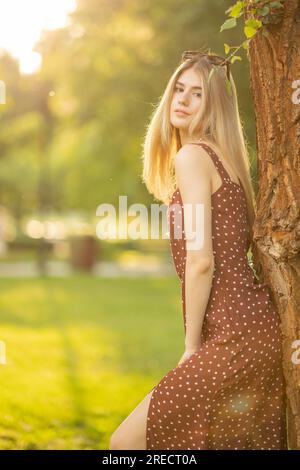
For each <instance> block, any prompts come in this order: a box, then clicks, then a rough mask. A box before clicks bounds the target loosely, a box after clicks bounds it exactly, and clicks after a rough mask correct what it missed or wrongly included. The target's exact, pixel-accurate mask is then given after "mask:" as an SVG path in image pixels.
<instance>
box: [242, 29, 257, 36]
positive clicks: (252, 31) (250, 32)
mask: <svg viewBox="0 0 300 470" xmlns="http://www.w3.org/2000/svg"><path fill="white" fill-rule="evenodd" d="M244 33H245V35H246V37H247V38H252V36H254V35H255V34H256V33H257V29H255V28H250V26H245V27H244Z"/></svg>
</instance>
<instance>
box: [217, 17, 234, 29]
mask: <svg viewBox="0 0 300 470" xmlns="http://www.w3.org/2000/svg"><path fill="white" fill-rule="evenodd" d="M235 26H236V19H235V18H229V19H228V20H226V21H225V22H224V23H223V24H222V26H221V29H220V32H222V31H224V30H225V29H231V28H234V27H235Z"/></svg>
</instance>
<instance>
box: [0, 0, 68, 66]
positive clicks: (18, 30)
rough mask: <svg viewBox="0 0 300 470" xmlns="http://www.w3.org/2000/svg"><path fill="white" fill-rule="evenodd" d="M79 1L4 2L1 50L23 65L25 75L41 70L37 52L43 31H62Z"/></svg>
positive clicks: (1, 4)
mask: <svg viewBox="0 0 300 470" xmlns="http://www.w3.org/2000/svg"><path fill="white" fill-rule="evenodd" d="M75 8H76V0H26V1H22V0H9V1H7V0H0V49H5V50H7V51H8V52H9V53H10V54H11V55H12V56H14V57H15V58H17V59H18V60H19V63H20V71H21V73H24V74H26V73H32V72H34V71H35V70H37V69H38V68H39V65H40V63H41V57H40V54H39V53H37V52H35V51H33V48H34V45H35V43H36V42H37V40H38V39H39V37H40V34H41V32H42V31H43V30H50V29H56V28H61V27H63V26H64V25H65V24H67V22H68V14H69V13H70V12H72V11H73V10H75Z"/></svg>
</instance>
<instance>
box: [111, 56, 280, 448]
mask: <svg viewBox="0 0 300 470" xmlns="http://www.w3.org/2000/svg"><path fill="white" fill-rule="evenodd" d="M143 178H144V181H145V183H146V185H147V188H148V190H149V191H150V192H151V193H152V194H154V196H155V197H156V198H157V199H159V200H161V201H163V202H165V203H166V204H168V209H169V210H168V221H169V225H170V245H171V252H172V256H173V261H174V266H175V269H176V272H177V274H178V276H179V279H180V281H181V286H182V309H183V322H184V333H185V350H184V353H183V355H182V357H181V358H180V360H179V362H178V364H177V366H176V367H174V368H173V369H172V370H171V371H169V372H168V373H167V374H166V375H165V376H164V377H163V378H162V379H161V380H160V382H159V383H158V384H157V385H156V386H155V387H153V388H152V390H151V391H150V393H149V394H148V395H147V396H146V397H145V398H144V400H143V401H142V402H141V403H140V404H139V405H138V406H137V407H136V408H135V409H134V411H133V412H132V413H131V414H130V415H129V416H128V417H127V418H126V419H125V421H123V422H122V423H121V425H120V426H119V427H118V429H117V430H116V431H115V432H114V434H113V435H112V436H111V440H110V449H146V450H155V449H164V450H175V449H181V450H197V449H201V450H203V449H206V450H211V449H220V450H228V449H235V450H242V449H253V450H263V449H270V450H273V449H286V448H287V438H286V395H285V382H284V377H283V371H282V350H281V332H280V318H279V315H278V313H277V311H276V310H275V307H274V305H273V303H272V301H271V298H270V295H269V290H268V286H267V285H266V284H265V283H256V282H255V277H254V273H253V271H252V270H251V268H250V266H249V265H248V261H247V260H248V258H247V252H248V250H249V248H250V247H251V239H252V224H253V220H254V217H255V206H254V193H253V189H252V184H251V177H250V169H249V161H248V156H247V150H246V145H245V140H244V136H243V129H242V125H241V120H240V116H239V111H238V102H237V96H236V88H235V84H234V81H233V78H232V76H231V73H230V67H229V63H228V62H227V61H226V60H225V59H223V58H220V57H218V56H216V55H213V54H210V53H209V54H206V53H202V52H200V51H187V52H186V53H184V54H183V57H182V62H181V64H180V65H179V66H178V68H177V69H176V70H175V72H174V74H173V75H172V77H171V79H170V80H169V83H168V85H167V87H166V90H165V92H164V94H163V96H162V98H161V101H160V103H159V105H158V106H157V108H156V110H155V112H154V114H153V116H152V120H151V123H150V125H149V127H148V130H147V133H146V138H145V145H144V169H143ZM198 209H200V210H198ZM199 214H201V218H199ZM199 221H200V225H199ZM188 227H189V230H187V228H188ZM199 227H200V230H201V236H200V241H201V243H192V242H193V241H195V237H194V238H193V237H192V234H196V235H197V236H198V235H199ZM175 229H176V230H175ZM187 231H188V232H189V233H187ZM175 232H176V236H175ZM178 235H179V236H178ZM198 238H199V237H198ZM198 242H199V240H198Z"/></svg>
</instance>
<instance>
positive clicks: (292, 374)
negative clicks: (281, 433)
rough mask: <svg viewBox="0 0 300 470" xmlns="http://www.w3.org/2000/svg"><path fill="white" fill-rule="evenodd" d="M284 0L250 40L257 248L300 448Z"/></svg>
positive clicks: (293, 76) (296, 189)
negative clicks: (277, 328) (280, 340)
mask: <svg viewBox="0 0 300 470" xmlns="http://www.w3.org/2000/svg"><path fill="white" fill-rule="evenodd" d="M282 3H283V4H284V8H280V9H278V10H277V14H276V15H275V16H274V17H271V18H269V20H270V22H269V23H267V24H264V29H265V30H267V32H268V33H269V36H268V37H265V36H263V35H262V32H261V31H259V32H258V33H257V34H256V36H255V37H253V39H252V40H251V42H250V47H249V59H250V63H251V66H250V85H251V92H252V96H253V100H254V108H255V120H256V131H257V134H256V146H257V169H258V170H257V171H258V179H259V185H258V186H259V189H258V193H257V199H256V203H257V216H256V220H255V223H254V238H253V240H254V252H253V254H254V262H255V264H257V265H258V266H259V265H260V267H261V271H262V273H263V280H264V281H265V282H267V283H268V285H269V286H270V290H271V295H272V299H273V302H274V303H275V306H276V307H277V309H278V312H279V314H280V317H281V329H282V335H283V368H284V376H285V380H286V385H287V420H288V442H289V449H300V341H299V340H300V158H299V156H300V52H299V49H300V0H285V1H283V2H282ZM249 6H250V4H249ZM297 80H298V81H299V82H298V83H297ZM297 88H298V92H297ZM297 340H298V344H297V343H296V341H297ZM297 351H298V352H297ZM293 353H294V354H293Z"/></svg>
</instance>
